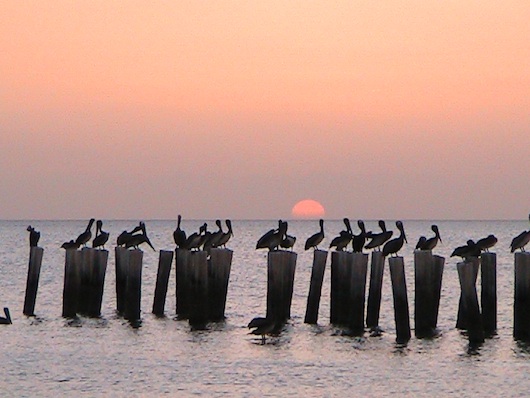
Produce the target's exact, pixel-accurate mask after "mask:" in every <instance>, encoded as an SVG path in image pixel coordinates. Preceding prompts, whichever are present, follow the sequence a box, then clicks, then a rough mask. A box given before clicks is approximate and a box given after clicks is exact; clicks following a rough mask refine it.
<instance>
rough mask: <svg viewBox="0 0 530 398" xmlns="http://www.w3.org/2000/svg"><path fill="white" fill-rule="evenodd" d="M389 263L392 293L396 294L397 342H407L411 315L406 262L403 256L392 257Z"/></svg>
mask: <svg viewBox="0 0 530 398" xmlns="http://www.w3.org/2000/svg"><path fill="white" fill-rule="evenodd" d="M388 264H389V268H390V279H391V282H392V295H393V296H394V319H395V322H396V342H397V343H399V344H405V343H407V342H408V341H409V340H410V317H409V302H408V298H407V283H406V280H405V264H404V262H403V257H390V258H389V259H388Z"/></svg>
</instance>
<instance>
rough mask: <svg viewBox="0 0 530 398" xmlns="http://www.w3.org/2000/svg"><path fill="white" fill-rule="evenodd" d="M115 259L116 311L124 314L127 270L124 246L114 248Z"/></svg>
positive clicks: (127, 256)
mask: <svg viewBox="0 0 530 398" xmlns="http://www.w3.org/2000/svg"><path fill="white" fill-rule="evenodd" d="M114 253H115V260H116V311H117V312H118V314H120V315H123V314H125V301H126V300H127V298H126V293H127V273H128V270H129V253H130V250H127V249H126V248H125V247H120V246H117V247H116V248H115V251H114Z"/></svg>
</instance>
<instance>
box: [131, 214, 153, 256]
mask: <svg viewBox="0 0 530 398" xmlns="http://www.w3.org/2000/svg"><path fill="white" fill-rule="evenodd" d="M140 229H141V232H140V233H135V234H132V235H131V236H130V237H129V239H128V240H127V242H125V247H126V248H127V249H129V248H131V247H132V248H134V249H139V248H140V245H141V244H142V243H147V244H148V245H149V246H150V247H151V249H153V250H154V251H156V250H155V248H154V246H153V245H152V243H151V241H150V240H149V237H148V236H147V230H146V227H145V223H144V222H143V221H140Z"/></svg>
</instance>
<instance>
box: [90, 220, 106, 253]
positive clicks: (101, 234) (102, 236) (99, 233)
mask: <svg viewBox="0 0 530 398" xmlns="http://www.w3.org/2000/svg"><path fill="white" fill-rule="evenodd" d="M101 228H103V221H101V220H97V221H96V237H95V238H94V240H93V241H92V247H93V248H96V247H103V249H104V248H105V243H107V241H108V240H109V233H108V232H105V231H103V230H102V229H101Z"/></svg>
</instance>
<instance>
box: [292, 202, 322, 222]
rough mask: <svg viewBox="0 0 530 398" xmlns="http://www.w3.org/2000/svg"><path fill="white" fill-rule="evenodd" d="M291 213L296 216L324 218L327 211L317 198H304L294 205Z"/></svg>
mask: <svg viewBox="0 0 530 398" xmlns="http://www.w3.org/2000/svg"><path fill="white" fill-rule="evenodd" d="M291 214H292V216H293V217H295V218H322V217H324V216H325V214H326V211H325V210H324V206H322V205H321V204H320V203H319V202H317V201H316V200H312V199H304V200H301V201H299V202H297V203H296V204H295V205H294V206H293V208H292V210H291Z"/></svg>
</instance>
